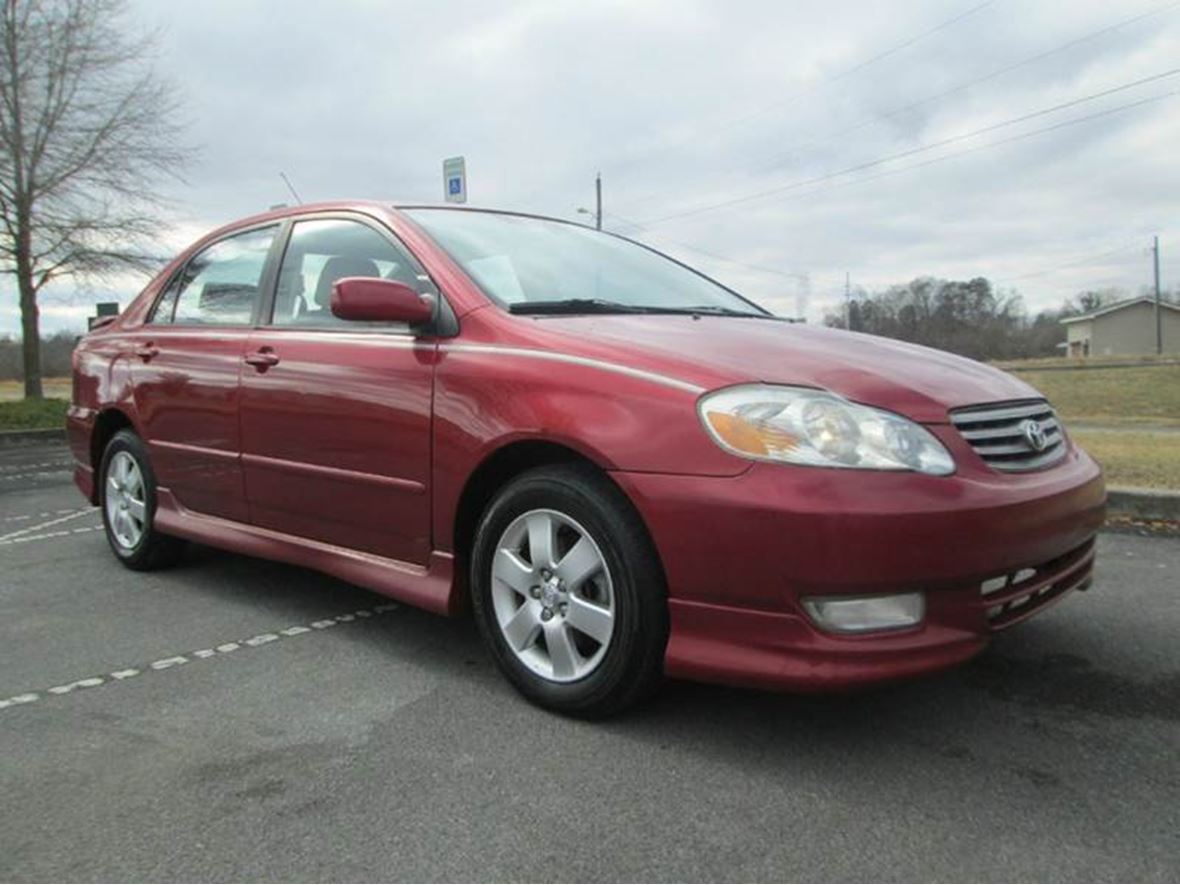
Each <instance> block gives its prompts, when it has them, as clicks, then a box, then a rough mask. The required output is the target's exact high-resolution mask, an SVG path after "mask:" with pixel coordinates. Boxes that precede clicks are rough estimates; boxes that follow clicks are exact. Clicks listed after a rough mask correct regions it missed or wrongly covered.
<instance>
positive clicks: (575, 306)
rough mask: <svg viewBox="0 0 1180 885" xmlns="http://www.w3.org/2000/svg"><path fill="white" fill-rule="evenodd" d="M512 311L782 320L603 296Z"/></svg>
mask: <svg viewBox="0 0 1180 885" xmlns="http://www.w3.org/2000/svg"><path fill="white" fill-rule="evenodd" d="M508 310H509V312H511V313H516V314H534V315H543V314H578V313H644V314H664V315H670V316H696V315H701V314H707V315H709V316H724V317H751V318H755V319H764V320H773V319H779V318H778V317H775V316H773V315H771V314H767V313H755V312H754V311H748V310H734V309H733V308H732V307H722V306H720V305H716V304H707V305H703V306H700V307H678V306H666V307H665V306H662V305H659V304H623V303H622V302H620V301H607V300H605V299H602V298H561V299H557V300H554V301H518V302H516V303H514V304H510V305H508Z"/></svg>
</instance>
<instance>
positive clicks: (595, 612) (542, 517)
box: [471, 465, 668, 718]
mask: <svg viewBox="0 0 1180 885" xmlns="http://www.w3.org/2000/svg"><path fill="white" fill-rule="evenodd" d="M471 569H472V571H471V587H472V597H473V606H474V609H475V616H476V622H477V624H478V625H479V629H480V632H481V634H482V636H483V639H484V642H485V644H486V645H487V647H488V648H489V650H490V651H491V653H492V656H493V658H494V659H495V661H496V663H497V665H498V666H499V667H500V669H501V671H502V672H503V673H504V674H505V676H507V677H508V679H509V681H511V682H512V684H513V685H514V686H515V687H516V688H517V689H518V690H519V691H520V692H521V693H522V694H523V695H524V696H525V697H526V698H528V699H529V700H530V701H532V702H533V703H536V704H538V705H540V706H542V707H546V708H548V709H550V710H555V711H558V712H561V713H566V714H569V715H574V716H581V717H585V718H597V717H602V716H607V715H610V714H613V713H617V712H619V711H621V710H623V709H624V708H626V707H628V706H631V705H632V704H635V703H636V702H638V701H639V700H641V699H643V698H644V697H645V696H647V695H648V694H650V693H651V691H652V690H653V689H654V688H655V687H656V686H657V685H658V684H659V680H660V677H661V674H662V665H663V656H664V647H665V645H666V643H667V636H668V614H667V593H666V590H665V587H664V579H663V572H662V569H661V568H660V564H659V560H658V558H657V556H656V552H655V550H654V548H653V546H652V544H651V541H650V539H649V538H648V534H647V530H646V527H645V526H644V525H643V522H642V521H641V520H640V518H639V515H638V514H637V513H636V512H635V509H634V507H633V506H632V505H631V502H630V501H628V500H627V498H626V497H625V496H624V495H623V494H622V492H621V491H619V489H618V488H617V487H616V486H615V485H614V484H613V483H611V482H610V481H609V480H608V479H607V478H606V477H604V476H603V475H602V474H601V473H599V472H598V471H596V470H594V469H593V468H590V467H583V466H581V465H562V466H554V467H541V468H537V469H535V470H530V471H528V472H527V473H524V474H522V475H520V476H519V477H517V478H516V479H514V480H513V481H512V482H510V483H509V484H508V485H506V486H505V487H504V488H503V489H502V490H501V491H500V492H499V493H498V494H497V495H496V496H495V498H494V499H493V501H492V502H491V504H490V505H489V506H488V508H487V510H486V511H485V513H484V515H483V518H482V519H481V520H480V524H479V527H478V528H477V530H476V535H475V544H474V546H473V550H472V557H471Z"/></svg>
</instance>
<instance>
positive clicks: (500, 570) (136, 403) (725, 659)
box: [68, 203, 1105, 716]
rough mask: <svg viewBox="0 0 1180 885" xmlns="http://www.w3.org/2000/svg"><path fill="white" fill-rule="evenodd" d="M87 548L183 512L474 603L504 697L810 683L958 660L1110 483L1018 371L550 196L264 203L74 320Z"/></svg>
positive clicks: (1012, 619)
mask: <svg viewBox="0 0 1180 885" xmlns="http://www.w3.org/2000/svg"><path fill="white" fill-rule="evenodd" d="M68 424H69V435H70V442H71V447H72V449H73V453H74V457H75V459H76V462H77V465H76V471H75V474H76V479H77V483H78V486H79V487H80V488H81V490H82V493H83V494H84V495H85V496H86V497H87V498H88V499H89V500H90V501H91V502H92V503H93V504H96V505H98V506H100V507H101V508H102V513H103V518H104V521H105V524H106V531H107V537H108V539H109V541H110V546H111V549H112V550H113V551H114V553H115V555H116V556H117V557H118V559H119V560H120V561H121V562H122V563H123V564H125V565H126V566H128V567H129V568H133V569H151V568H158V567H163V566H166V565H169V564H171V563H173V562H174V561H175V560H176V559H177V558H178V556H179V555H180V553H181V550H182V546H183V543H184V541H186V540H191V541H197V542H201V543H204V544H210V545H214V546H217V547H223V548H226V549H231V550H236V551H240V552H243V553H248V554H253V555H256V556H262V557H267V558H271V559H276V560H283V561H286V562H291V563H297V564H300V565H304V566H308V567H311V568H315V569H319V570H321V571H323V572H326V573H329V574H332V575H336V576H338V577H340V578H343V579H345V580H347V581H351V582H353V583H355V584H359V585H361V586H364V587H368V588H370V589H372V590H375V591H377V592H378V593H383V594H386V595H388V596H392V597H394V598H396V599H400V600H403V601H405V602H408V603H411V604H414V605H418V606H421V607H423V608H426V609H429V610H431V611H434V612H438V613H441V614H448V615H454V614H459V613H461V612H464V611H468V610H470V611H473V612H474V616H475V619H476V622H477V623H478V625H479V628H480V630H481V632H482V634H483V637H484V639H485V640H486V642H487V646H488V648H489V649H490V651H491V653H492V655H493V657H494V658H495V660H496V662H497V663H498V665H499V666H500V667H501V669H502V670H503V672H504V673H505V675H506V676H507V677H508V678H509V679H510V680H511V681H512V683H513V684H514V685H515V686H516V687H517V688H518V689H519V690H520V691H521V692H523V693H524V694H525V695H526V696H527V697H528V698H530V699H531V700H533V701H535V702H538V703H540V704H543V705H545V706H547V707H550V708H553V709H556V710H560V711H563V712H567V713H572V714H578V715H584V716H594V715H604V714H607V713H610V712H613V711H616V710H619V709H621V708H623V707H625V706H627V705H628V704H631V703H633V702H635V701H636V700H638V699H640V698H641V697H643V696H644V695H646V694H647V693H649V692H650V691H651V690H652V689H653V688H654V687H655V685H656V684H657V683H658V680H659V678H660V676H661V675H662V674H668V675H670V676H677V677H687V678H691V679H700V680H709V681H718V682H726V683H735V684H745V685H756V686H764V687H769V688H789V689H808V690H813V689H833V688H843V687H848V686H855V685H862V684H867V683H873V682H877V681H881V680H887V679H894V678H898V677H903V676H911V675H914V674H918V673H923V672H926V671H931V670H935V669H937V668H940V667H945V666H947V665H950V664H954V663H956V662H959V661H963V660H965V659H966V658H968V657H970V656H971V655H973V654H975V653H976V652H978V651H980V650H981V649H982V648H983V647H984V646H985V645H986V643H987V641H988V637H989V636H991V634H993V633H994V632H995V631H997V630H1001V629H1004V628H1006V627H1009V626H1011V625H1012V624H1015V623H1017V622H1018V621H1021V620H1023V619H1024V618H1026V617H1028V616H1029V615H1032V614H1034V613H1036V612H1038V611H1040V610H1041V609H1043V608H1045V607H1046V606H1047V605H1049V604H1050V603H1052V602H1055V601H1057V600H1058V599H1060V598H1061V597H1062V596H1064V595H1065V594H1066V593H1068V592H1069V591H1071V590H1075V589H1084V588H1085V587H1087V586H1088V585H1089V583H1090V580H1091V570H1092V564H1093V556H1094V536H1095V533H1096V532H1097V530H1098V528H1099V526H1100V525H1101V524H1102V519H1103V508H1104V500H1105V492H1104V488H1103V482H1102V476H1101V472H1100V470H1099V468H1098V467H1097V466H1096V465H1095V463H1094V461H1093V460H1091V459H1090V458H1089V457H1088V456H1087V455H1086V454H1085V452H1083V451H1081V450H1080V449H1079V448H1077V447H1076V446H1074V445H1073V444H1072V443H1071V442H1070V440H1069V437H1068V436H1067V435H1066V433H1065V431H1064V429H1063V428H1062V427H1061V425H1060V423H1059V422H1058V420H1057V418H1056V417H1055V415H1054V412H1053V409H1052V408H1051V407H1050V405H1049V403H1047V402H1046V401H1045V399H1044V398H1043V397H1041V396H1040V395H1039V394H1038V393H1037V391H1036V390H1034V389H1032V388H1031V387H1029V386H1028V385H1026V384H1024V383H1023V382H1021V381H1019V380H1017V379H1016V378H1014V377H1012V376H1010V375H1007V374H1005V373H1003V372H1000V371H997V370H995V369H992V368H989V367H988V366H985V365H981V364H980V363H976V362H973V361H970V360H966V359H962V358H959V357H955V356H951V355H949V354H946V353H942V352H939V351H935V350H930V349H927V348H922V347H916V346H912V345H908V344H902V343H899V342H896V341H890V340H884V339H880V338H874V337H871V336H866V335H859V334H850V333H847V332H842V331H836V330H831V329H821V328H812V327H808V326H805V325H797V324H792V323H790V322H787V321H785V320H783V319H780V318H777V317H774V316H772V315H771V314H769V313H767V312H766V311H764V310H763V309H762V308H760V307H758V306H757V305H755V304H753V303H752V302H750V301H748V300H746V299H745V298H743V297H741V296H740V295H738V294H737V293H735V292H733V291H731V290H729V289H727V288H725V287H724V286H722V285H720V284H719V283H716V282H714V281H713V280H711V279H709V278H707V277H705V276H703V275H701V274H699V273H697V272H696V271H694V270H692V269H691V268H688V267H686V266H684V265H682V264H680V263H678V262H676V261H673V260H672V259H669V258H667V257H665V256H663V255H661V254H659V253H657V252H655V251H653V250H651V249H649V248H647V247H645V246H642V245H640V244H637V243H634V242H632V241H630V240H626V239H623V238H621V237H617V236H614V235H611V234H606V233H601V232H596V231H593V230H590V229H587V228H585V227H583V226H580V225H576V224H570V223H566V222H562V221H557V220H553V219H545V218H537V217H532V216H524V215H514V214H508V213H500V212H485V211H476V210H467V209H453V208H451V209H443V208H433V207H400V208H394V207H391V206H386V205H382V204H376V203H347V204H321V205H316V206H301V207H298V208H295V209H283V210H279V211H276V212H271V213H268V214H265V215H260V216H257V217H254V218H249V219H246V220H244V221H241V222H238V223H235V224H232V225H229V226H228V227H225V228H222V229H221V230H218V231H216V232H214V233H212V234H210V235H209V236H207V237H206V238H204V239H203V240H201V241H200V242H198V243H197V244H195V245H194V246H193V247H192V248H190V249H189V250H188V251H186V252H185V253H184V254H182V255H181V256H180V257H178V258H177V259H176V260H175V261H173V262H172V263H171V264H170V265H169V266H168V267H167V268H166V269H165V270H164V271H163V272H162V273H161V274H160V275H159V276H158V277H157V278H156V279H155V280H154V281H153V282H152V283H151V284H150V285H149V286H148V287H147V288H146V289H145V290H144V291H143V292H142V293H141V294H140V295H139V296H138V297H137V298H136V299H135V300H134V301H133V302H132V303H131V305H130V306H129V307H128V308H127V310H126V311H124V313H123V314H122V315H121V316H119V317H118V318H116V319H115V320H114V321H113V322H110V323H109V324H107V325H105V326H101V327H100V328H97V329H95V330H94V331H92V332H91V333H90V334H88V335H87V336H86V337H85V338H84V339H83V340H82V342H81V343H80V344H79V346H78V348H77V350H76V352H75V354H74V396H73V405H72V406H71V408H70V413H69V419H68Z"/></svg>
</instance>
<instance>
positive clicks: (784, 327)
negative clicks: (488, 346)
mask: <svg viewBox="0 0 1180 885" xmlns="http://www.w3.org/2000/svg"><path fill="white" fill-rule="evenodd" d="M534 328H535V331H537V332H542V330H543V332H544V334H543V337H545V338H550V339H551V340H550V342H549V343H550V346H559V347H561V348H562V349H563V350H565V351H566V352H572V353H581V354H583V355H585V356H589V357H593V358H597V359H609V360H611V361H613V362H619V363H624V364H627V365H631V366H634V367H636V368H642V369H645V370H648V371H654V372H659V373H661V374H664V375H670V376H672V377H676V378H680V379H682V380H685V381H691V382H693V383H696V384H699V385H701V386H702V387H704V388H713V387H720V386H724V385H727V384H736V383H741V382H752V381H760V382H765V383H768V384H797V385H801V386H807V387H821V388H824V389H827V390H831V391H833V392H835V393H838V394H840V395H842V396H844V397H847V398H848V399H851V400H854V401H855V402H859V403H864V404H866V405H871V406H876V407H878V408H883V409H888V410H890V411H893V412H897V413H899V414H902V415H906V416H907V417H909V418H912V419H913V420H916V421H921V422H924V423H928V424H930V423H944V422H946V421H947V410H948V409H954V408H957V407H960V406H967V405H974V404H978V403H988V402H1000V401H1005V400H1016V399H1027V398H1031V397H1039V396H1040V394H1039V393H1037V391H1036V390H1035V389H1034V388H1032V387H1030V386H1029V385H1028V384H1025V383H1024V382H1023V381H1021V380H1020V379H1018V378H1016V377H1014V376H1012V375H1009V374H1007V373H1005V372H1002V371H1000V370H998V369H994V368H992V367H991V366H988V365H985V364H983V363H980V362H976V361H975V360H970V359H966V358H964V357H960V356H955V355H954V354H950V353H946V352H944V351H941V350H934V349H933V348H929V347H922V346H920V345H916V344H907V343H905V342H902V341H894V340H892V339H889V338H880V337H877V336H875V335H865V334H862V333H858V332H845V331H843V330H839V329H828V328H823V327H816V326H807V325H804V324H796V323H788V322H785V321H777V320H769V319H768V320H763V319H746V318H738V317H716V316H701V317H700V318H699V319H694V318H693V317H691V316H658V315H611V316H580V317H545V318H543V319H538V320H536V321H535V327H534ZM553 338H558V339H562V341H561V342H560V343H559V342H558V341H554V340H552V339H553Z"/></svg>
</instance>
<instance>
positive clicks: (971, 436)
mask: <svg viewBox="0 0 1180 885" xmlns="http://www.w3.org/2000/svg"><path fill="white" fill-rule="evenodd" d="M951 423H952V424H954V425H955V428H956V429H957V430H958V431H959V433H960V434H961V435H962V437H963V439H965V440H967V442H968V443H970V444H971V448H973V449H975V453H976V454H977V455H979V457H981V458H982V459H983V460H984V461H986V462H987V463H988V464H989V465H990V466H991V467H993V468H995V469H996V470H1002V471H1004V472H1005V473H1019V472H1022V471H1026V470H1040V469H1041V468H1042V467H1048V466H1049V465H1051V464H1055V463H1057V462H1058V461H1060V460H1061V459H1062V458H1064V457H1065V435H1064V434H1063V433H1062V432H1061V425H1060V424H1059V423H1057V415H1056V413H1054V411H1053V407H1052V406H1050V405H1049V404H1048V403H1047V402H1045V401H1044V400H1043V399H1038V400H1025V401H1023V402H1014V403H992V404H990V405H986V406H968V407H967V408H965V409H955V411H953V412H951ZM1034 424H1035V428H1034V427H1033V426H1032V425H1034ZM1038 440H1039V441H1040V442H1041V443H1042V445H1041V447H1040V448H1038V447H1037V445H1036V442H1037V441H1038Z"/></svg>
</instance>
